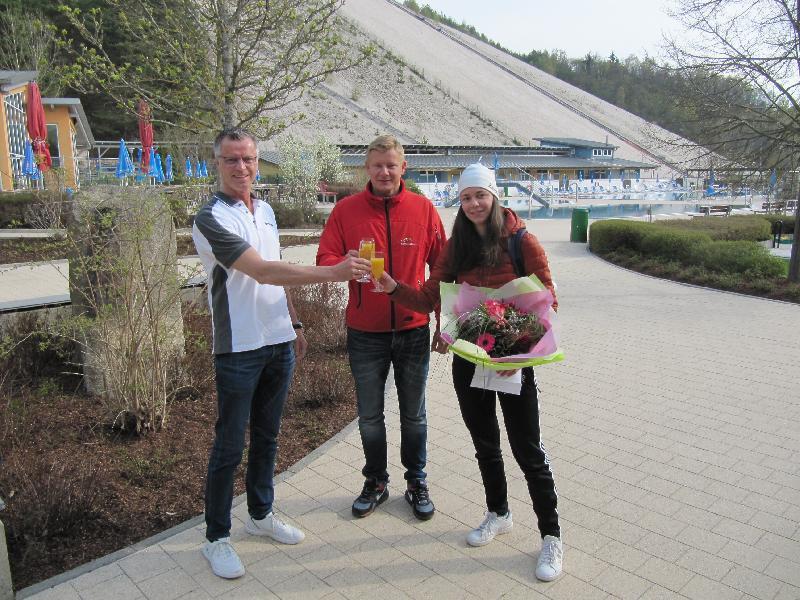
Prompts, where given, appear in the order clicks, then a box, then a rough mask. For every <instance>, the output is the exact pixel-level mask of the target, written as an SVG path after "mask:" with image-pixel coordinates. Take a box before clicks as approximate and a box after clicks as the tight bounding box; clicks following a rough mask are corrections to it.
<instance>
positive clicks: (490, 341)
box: [475, 333, 495, 352]
mask: <svg viewBox="0 0 800 600" xmlns="http://www.w3.org/2000/svg"><path fill="white" fill-rule="evenodd" d="M494 341H495V340H494V336H493V335H492V334H491V333H482V334H480V335H479V336H478V339H477V340H475V345H476V346H480V347H481V348H483V349H484V350H486V352H489V351H491V349H492V348H494Z"/></svg>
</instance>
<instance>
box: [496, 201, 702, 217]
mask: <svg viewBox="0 0 800 600" xmlns="http://www.w3.org/2000/svg"><path fill="white" fill-rule="evenodd" d="M508 206H509V208H511V209H513V210H514V212H516V213H517V214H518V215H519V216H520V217H522V218H525V219H569V218H571V217H572V209H574V208H586V209H588V210H589V218H590V219H624V218H626V217H645V216H647V215H649V214H653V215H657V214H676V215H678V214H685V213H689V212H700V204H688V203H686V202H676V203H670V204H666V203H665V204H653V203H641V204H640V203H637V204H628V203H626V204H616V203H615V204H594V205H591V206H575V205H571V206H551V207H549V208H545V207H543V206H535V205H534V206H532V207H531V210H528V204H527V201H525V204H522V203H516V202H510V203H509V205H508Z"/></svg>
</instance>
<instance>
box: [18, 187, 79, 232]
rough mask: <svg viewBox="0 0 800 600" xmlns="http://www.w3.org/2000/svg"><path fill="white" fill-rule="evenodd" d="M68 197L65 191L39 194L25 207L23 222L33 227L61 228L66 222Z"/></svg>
mask: <svg viewBox="0 0 800 600" xmlns="http://www.w3.org/2000/svg"><path fill="white" fill-rule="evenodd" d="M69 204H70V199H69V197H68V196H67V194H66V193H65V192H50V193H47V194H40V195H39V197H38V198H37V200H36V201H35V202H33V203H32V204H30V205H29V206H28V207H27V208H26V209H25V222H26V223H28V224H29V225H30V226H31V227H33V228H34V229H61V228H63V227H64V226H65V224H66V217H67V213H68V212H69Z"/></svg>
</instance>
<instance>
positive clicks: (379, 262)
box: [371, 252, 384, 292]
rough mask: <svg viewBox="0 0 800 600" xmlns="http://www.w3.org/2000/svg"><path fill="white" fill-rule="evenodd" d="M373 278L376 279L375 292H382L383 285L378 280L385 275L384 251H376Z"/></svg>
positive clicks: (373, 259)
mask: <svg viewBox="0 0 800 600" xmlns="http://www.w3.org/2000/svg"><path fill="white" fill-rule="evenodd" d="M371 262H372V279H373V280H374V281H375V287H374V288H372V291H373V292H382V291H383V286H382V285H381V284H380V282H379V281H378V280H379V279H380V277H381V275H383V264H384V256H383V252H375V254H374V255H373V257H372V259H371Z"/></svg>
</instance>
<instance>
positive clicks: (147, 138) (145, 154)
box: [137, 98, 153, 173]
mask: <svg viewBox="0 0 800 600" xmlns="http://www.w3.org/2000/svg"><path fill="white" fill-rule="evenodd" d="M137 113H138V115H139V139H140V140H141V142H142V164H141V169H142V172H144V173H147V169H148V167H149V166H150V148H152V147H153V123H152V121H151V113H150V105H149V104H147V100H145V99H144V98H142V99H141V100H139V107H138V109H137Z"/></svg>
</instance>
